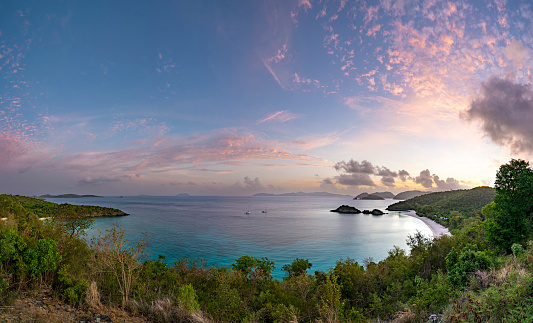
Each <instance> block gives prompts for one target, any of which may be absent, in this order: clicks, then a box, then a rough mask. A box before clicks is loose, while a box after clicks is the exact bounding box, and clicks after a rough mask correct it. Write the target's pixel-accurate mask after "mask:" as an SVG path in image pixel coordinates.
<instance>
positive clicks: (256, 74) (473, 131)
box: [0, 0, 533, 195]
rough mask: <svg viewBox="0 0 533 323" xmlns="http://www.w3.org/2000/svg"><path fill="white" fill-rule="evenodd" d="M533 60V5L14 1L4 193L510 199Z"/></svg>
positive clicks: (3, 45) (531, 107) (7, 15)
mask: <svg viewBox="0 0 533 323" xmlns="http://www.w3.org/2000/svg"><path fill="white" fill-rule="evenodd" d="M532 46H533V4H532V3H531V2H530V1H529V0H524V1H520V0H509V1H503V0H482V1H444V0H424V1H418V0H383V1H348V0H341V1H318V0H293V1H290V0H286V1H285V0H283V1H276V0H264V1H259V0H258V1H254V0H252V1H202V0H194V1H193V0H191V1H188V0H184V1H163V0H161V1H135V0H133V1H132V0H128V1H118V0H117V1H99V0H95V1H9V0H8V1H2V2H0V77H1V78H0V89H1V90H0V193H8V194H23V195H41V194H47V193H48V194H61V193H78V194H98V195H136V194H151V195H176V194H181V193H188V194H191V195H251V194H255V193H259V192H265V193H286V192H297V191H304V192H316V191H325V192H331V193H339V194H348V195H356V194H358V193H361V192H376V191H391V192H394V193H398V192H402V191H406V190H429V191H441V190H449V189H464V188H471V187H476V186H481V185H492V184H493V181H494V178H495V175H496V172H497V170H498V167H499V166H500V165H502V164H505V163H507V162H508V161H509V160H510V159H511V158H520V159H525V160H528V161H529V160H531V159H532V156H533V86H532V79H533V76H532V72H533V47H532Z"/></svg>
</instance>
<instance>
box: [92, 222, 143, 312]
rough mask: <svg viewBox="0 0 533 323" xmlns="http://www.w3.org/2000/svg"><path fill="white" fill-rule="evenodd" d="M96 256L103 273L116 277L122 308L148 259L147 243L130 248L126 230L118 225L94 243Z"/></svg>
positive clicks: (126, 302) (100, 235) (127, 301)
mask: <svg viewBox="0 0 533 323" xmlns="http://www.w3.org/2000/svg"><path fill="white" fill-rule="evenodd" d="M93 246H94V250H95V254H96V257H97V259H96V263H97V264H98V265H99V266H101V268H102V270H103V271H106V272H111V273H113V275H114V276H115V278H116V280H117V282H118V285H119V289H120V293H121V294H122V306H126V305H127V304H128V303H129V294H130V290H131V285H132V283H133V281H134V279H135V278H136V277H137V274H138V272H139V269H140V268H141V266H142V261H143V260H144V258H145V257H146V252H145V247H146V246H145V241H144V240H141V241H139V242H138V243H137V244H136V245H133V246H128V241H127V240H125V239H124V230H123V229H122V228H120V226H119V225H118V224H116V223H115V224H114V225H113V228H111V229H109V230H106V234H105V235H103V236H102V233H101V232H100V234H99V236H98V238H97V239H96V240H95V241H93Z"/></svg>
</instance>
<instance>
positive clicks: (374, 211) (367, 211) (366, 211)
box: [363, 209, 385, 215]
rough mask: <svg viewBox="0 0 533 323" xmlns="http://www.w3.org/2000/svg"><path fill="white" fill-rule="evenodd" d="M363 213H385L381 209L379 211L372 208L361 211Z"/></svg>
mask: <svg viewBox="0 0 533 323" xmlns="http://www.w3.org/2000/svg"><path fill="white" fill-rule="evenodd" d="M363 214H372V215H383V214H385V213H384V212H383V211H381V210H378V209H373V210H372V211H370V210H364V211H363Z"/></svg>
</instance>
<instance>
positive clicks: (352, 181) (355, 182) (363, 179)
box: [336, 173, 376, 186]
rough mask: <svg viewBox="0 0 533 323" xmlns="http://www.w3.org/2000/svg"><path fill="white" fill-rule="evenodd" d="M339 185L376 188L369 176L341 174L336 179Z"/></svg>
mask: <svg viewBox="0 0 533 323" xmlns="http://www.w3.org/2000/svg"><path fill="white" fill-rule="evenodd" d="M336 179H337V183H339V184H342V185H348V186H376V184H374V182H373V181H372V179H371V178H370V176H369V175H368V174H363V173H353V174H341V175H340V176H337V177H336Z"/></svg>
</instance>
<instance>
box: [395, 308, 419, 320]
mask: <svg viewBox="0 0 533 323" xmlns="http://www.w3.org/2000/svg"><path fill="white" fill-rule="evenodd" d="M416 320H417V317H416V314H415V313H413V312H412V311H411V309H410V308H407V309H406V310H405V311H400V312H398V313H396V315H394V320H393V321H392V322H394V323H411V322H416Z"/></svg>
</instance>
